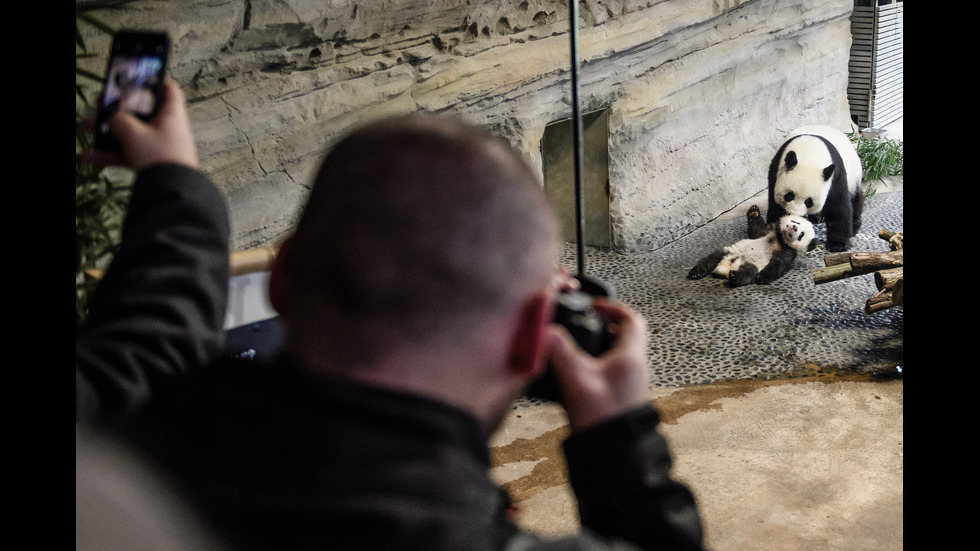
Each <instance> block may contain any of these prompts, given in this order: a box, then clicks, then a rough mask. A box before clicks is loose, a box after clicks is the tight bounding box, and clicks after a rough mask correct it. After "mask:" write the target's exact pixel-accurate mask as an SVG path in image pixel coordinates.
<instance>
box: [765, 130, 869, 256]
mask: <svg viewBox="0 0 980 551" xmlns="http://www.w3.org/2000/svg"><path fill="white" fill-rule="evenodd" d="M861 180H862V169H861V159H860V158H859V157H858V154H857V151H856V150H855V149H854V145H853V144H852V143H851V141H850V139H849V138H848V137H847V135H846V134H844V133H843V132H841V131H840V130H837V129H836V128H831V127H829V126H818V125H811V126H802V127H800V128H797V129H796V130H794V131H793V132H792V133H791V134H790V136H789V138H788V139H787V140H786V141H785V142H784V143H783V145H782V146H780V148H779V150H778V151H777V152H776V155H775V156H774V157H773V159H772V161H771V162H770V164H769V210H768V211H767V212H766V222H769V223H773V222H775V221H776V220H779V218H781V217H782V216H783V215H786V214H792V215H795V216H806V217H807V218H809V219H810V221H811V222H814V223H816V222H820V221H826V222H827V249H828V250H830V251H834V252H840V251H846V250H847V249H848V248H849V247H850V238H851V237H852V236H854V235H855V234H857V232H858V230H859V229H861V211H862V210H863V209H864V191H863V190H862V189H861Z"/></svg>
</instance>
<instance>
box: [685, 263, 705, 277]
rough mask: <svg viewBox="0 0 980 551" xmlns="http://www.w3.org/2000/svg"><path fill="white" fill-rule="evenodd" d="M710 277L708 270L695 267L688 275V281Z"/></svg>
mask: <svg viewBox="0 0 980 551" xmlns="http://www.w3.org/2000/svg"><path fill="white" fill-rule="evenodd" d="M706 275H708V270H707V269H706V268H704V267H703V266H695V267H693V268H691V271H690V272H688V273H687V279H701V278H703V277H704V276H706Z"/></svg>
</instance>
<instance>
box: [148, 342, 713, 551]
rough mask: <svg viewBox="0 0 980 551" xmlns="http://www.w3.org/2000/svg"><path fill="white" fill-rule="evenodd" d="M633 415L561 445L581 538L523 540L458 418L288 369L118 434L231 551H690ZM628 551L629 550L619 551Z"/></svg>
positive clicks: (170, 409) (151, 415)
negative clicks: (181, 492)
mask: <svg viewBox="0 0 980 551" xmlns="http://www.w3.org/2000/svg"><path fill="white" fill-rule="evenodd" d="M658 423H659V418H658V416H657V414H656V412H655V411H654V410H653V409H652V408H643V409H640V410H637V411H635V412H633V413H631V414H629V415H626V416H623V417H621V418H619V419H616V420H614V421H611V422H608V423H606V424H604V425H602V426H599V427H595V428H593V429H591V430H589V431H587V432H585V433H583V434H579V435H575V436H572V437H571V438H570V439H569V440H568V441H567V442H566V444H565V451H566V455H567V459H568V462H569V469H570V476H571V482H572V485H573V489H574V490H575V493H576V496H577V498H578V499H579V502H580V506H581V512H582V520H583V524H584V525H585V526H586V527H587V528H588V530H587V531H585V532H584V533H583V534H580V535H577V536H575V537H571V538H567V539H565V540H562V541H557V542H545V541H543V540H541V539H540V538H538V537H537V536H534V535H532V534H528V533H525V532H521V531H520V530H519V529H518V528H517V526H516V525H515V524H514V522H513V521H512V519H511V518H510V517H509V516H508V513H507V511H508V507H509V505H510V503H509V501H508V499H507V496H506V495H504V493H503V492H502V490H501V489H500V488H499V487H498V486H497V485H496V484H495V483H494V482H493V481H492V480H491V478H490V476H489V469H490V459H489V455H488V448H487V442H488V437H489V435H488V434H486V432H485V431H484V430H483V429H482V428H481V425H480V424H479V423H478V422H477V420H476V419H475V418H474V417H472V416H470V415H469V414H467V413H465V412H464V411H462V410H459V409H456V408H454V407H451V406H449V405H446V404H443V403H440V402H435V401H431V400H428V399H425V398H421V397H418V396H413V395H408V394H402V393H398V392H392V391H387V390H383V389H379V388H373V387H367V386H362V385H358V384H354V383H350V382H345V381H338V380H332V379H327V378H325V377H323V376H320V375H316V374H313V373H311V372H309V371H308V370H306V369H303V368H302V367H301V366H298V365H296V364H295V363H293V362H291V361H290V360H289V359H288V358H284V359H281V360H280V361H279V362H278V364H277V365H276V367H263V366H261V365H258V364H256V363H253V362H244V361H243V362H225V363H223V364H222V365H219V366H215V367H214V368H212V369H208V370H206V371H202V372H200V373H196V374H194V375H192V376H191V377H190V378H188V379H187V380H186V381H182V382H181V383H180V385H179V386H178V388H175V389H173V391H172V392H171V393H167V394H164V395H162V396H160V399H158V400H154V402H153V403H151V404H150V405H149V406H148V407H147V408H146V410H145V411H144V412H143V414H142V415H140V416H139V417H137V419H136V423H135V424H134V425H133V426H131V427H129V434H130V436H131V437H132V438H133V439H134V441H136V442H137V444H138V445H139V446H140V447H141V448H143V449H144V450H146V451H148V452H149V453H150V456H151V457H152V458H154V459H155V460H156V461H157V462H159V463H160V464H161V465H163V466H164V467H166V468H167V469H168V470H169V471H170V472H171V473H172V474H174V475H175V477H176V480H177V481H178V483H179V484H181V485H182V486H183V487H184V488H185V489H186V490H187V491H188V495H189V496H190V497H191V500H192V501H193V502H194V503H195V504H196V505H197V506H198V507H199V508H200V510H201V511H202V512H203V513H204V514H205V515H206V517H207V519H208V520H209V521H210V522H211V523H212V524H213V525H214V526H215V527H217V528H218V530H219V532H221V533H222V534H223V535H224V536H225V537H226V539H228V540H229V542H230V543H231V544H232V545H233V546H235V547H237V548H240V549H262V550H267V549H289V550H301V549H351V550H357V551H365V550H373V549H377V550H385V551H392V550H399V549H413V550H427V551H428V550H431V551H436V550H467V551H479V550H490V549H609V548H620V547H613V545H614V544H613V542H614V541H615V540H617V539H619V538H628V539H629V540H631V541H633V542H634V543H636V544H637V545H640V546H642V547H644V548H648V549H700V541H701V527H700V523H699V519H698V515H697V511H696V508H695V504H694V500H693V497H692V495H691V493H690V492H689V491H688V490H687V488H685V487H684V486H682V485H681V484H679V483H677V482H675V481H673V480H671V479H670V477H669V469H670V457H669V455H668V449H667V443H666V441H665V440H664V438H663V437H662V436H661V435H660V434H658V433H657V432H656V427H657V425H658ZM621 548H627V547H625V546H624V547H621Z"/></svg>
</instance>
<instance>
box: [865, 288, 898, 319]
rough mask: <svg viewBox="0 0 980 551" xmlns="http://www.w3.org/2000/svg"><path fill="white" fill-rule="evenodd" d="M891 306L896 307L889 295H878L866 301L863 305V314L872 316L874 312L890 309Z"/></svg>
mask: <svg viewBox="0 0 980 551" xmlns="http://www.w3.org/2000/svg"><path fill="white" fill-rule="evenodd" d="M892 306H898V305H897V304H895V301H894V300H893V298H892V294H891V293H879V294H877V295H875V296H873V297H871V298H869V299H868V301H867V302H865V303H864V313H865V314H874V313H875V312H880V311H882V310H886V309H888V308H891V307H892Z"/></svg>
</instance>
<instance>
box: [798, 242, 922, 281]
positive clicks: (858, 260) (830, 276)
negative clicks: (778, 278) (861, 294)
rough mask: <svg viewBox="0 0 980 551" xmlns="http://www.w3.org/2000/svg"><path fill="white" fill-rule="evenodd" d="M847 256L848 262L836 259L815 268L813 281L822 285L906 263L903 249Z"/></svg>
mask: <svg viewBox="0 0 980 551" xmlns="http://www.w3.org/2000/svg"><path fill="white" fill-rule="evenodd" d="M835 256H841V255H835ZM845 256H847V257H848V258H847V260H848V261H847V262H840V259H834V260H832V261H831V262H832V264H831V265H829V266H827V267H826V268H817V269H816V270H813V283H814V284H815V285H820V284H821V283H829V282H831V281H838V280H841V279H846V278H849V277H854V276H859V275H862V274H868V273H871V272H874V271H876V270H881V269H887V268H894V267H896V266H902V265H903V264H904V258H903V257H904V255H903V251H901V250H898V251H888V252H884V253H881V252H876V253H846V255H845ZM825 263H826V261H825Z"/></svg>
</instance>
